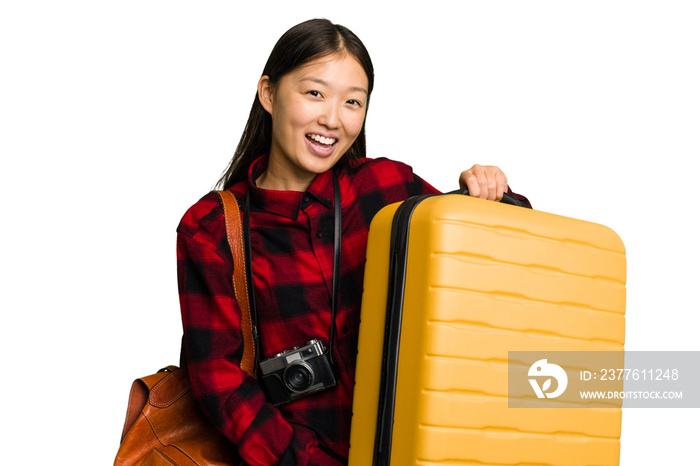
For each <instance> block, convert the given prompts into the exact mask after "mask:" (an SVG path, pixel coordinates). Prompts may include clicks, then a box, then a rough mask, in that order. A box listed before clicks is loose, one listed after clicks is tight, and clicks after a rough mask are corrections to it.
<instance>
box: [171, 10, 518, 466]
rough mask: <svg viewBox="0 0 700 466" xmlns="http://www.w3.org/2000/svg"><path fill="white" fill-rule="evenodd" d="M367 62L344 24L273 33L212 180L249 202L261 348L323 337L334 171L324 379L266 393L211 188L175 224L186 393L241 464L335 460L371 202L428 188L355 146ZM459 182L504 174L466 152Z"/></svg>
mask: <svg viewBox="0 0 700 466" xmlns="http://www.w3.org/2000/svg"><path fill="white" fill-rule="evenodd" d="M373 78H374V73H373V68H372V62H371V60H370V57H369V54H368V53H367V51H366V49H365V47H364V45H363V44H362V42H361V41H360V40H359V39H358V38H357V37H356V36H355V35H354V34H353V33H352V32H350V31H349V30H348V29H346V28H344V27H342V26H339V25H334V24H332V23H330V22H329V21H327V20H311V21H307V22H304V23H301V24H299V25H297V26H295V27H293V28H292V29H290V30H289V31H287V32H286V33H285V34H284V35H283V36H282V37H281V38H280V40H279V41H278V43H277V44H276V45H275V47H274V49H273V51H272V53H271V55H270V58H269V59H268V62H267V64H266V65H265V69H264V71H263V76H262V77H261V78H260V81H259V82H258V92H257V95H256V98H255V100H254V103H253V107H252V110H251V113H250V117H249V120H248V123H247V125H246V128H245V131H244V133H243V136H242V138H241V142H240V144H239V146H238V148H237V150H236V153H235V155H234V157H233V159H232V161H231V164H230V166H229V169H228V170H227V172H226V173H225V174H224V176H223V177H222V179H221V180H220V183H221V185H222V186H223V188H224V189H228V190H230V191H232V192H233V193H234V194H235V196H236V198H237V199H238V200H239V203H240V204H241V205H243V203H244V201H245V199H246V196H249V202H250V232H251V233H250V235H251V248H252V271H253V276H254V280H253V282H254V292H255V300H256V303H257V310H258V311H257V312H258V330H259V336H260V345H261V346H260V352H261V359H266V358H270V357H272V356H274V355H275V354H277V353H279V352H281V351H284V350H287V349H289V348H292V347H294V346H297V345H303V344H304V343H305V342H308V341H309V340H312V339H318V340H319V341H323V342H328V340H329V333H330V328H331V325H332V323H331V300H332V296H331V295H332V280H333V266H334V262H333V261H334V254H333V253H334V247H333V235H334V230H333V229H334V202H335V201H334V195H335V189H334V177H337V182H338V185H339V192H340V198H341V202H340V204H341V207H342V208H341V210H342V247H341V251H342V256H341V262H340V274H339V284H340V292H339V304H338V312H337V316H336V318H335V321H334V322H333V325H334V326H335V332H336V333H335V335H336V341H335V346H334V348H333V354H332V357H333V360H334V362H335V369H336V377H337V386H334V387H330V388H328V389H325V390H323V391H320V392H318V393H314V394H312V395H309V396H306V397H303V398H299V399H297V400H295V401H293V402H291V403H288V404H284V405H282V406H279V407H274V406H273V405H272V404H271V403H270V402H269V401H268V400H267V399H266V396H265V392H264V391H263V389H262V388H261V385H260V383H259V381H257V380H256V379H254V378H252V377H250V376H248V375H247V374H246V373H245V372H243V371H242V370H241V369H240V367H239V364H240V361H241V356H242V334H241V329H240V319H241V311H240V308H239V306H238V303H237V301H236V299H235V296H234V293H233V289H232V285H231V276H232V267H233V265H232V258H231V254H230V251H229V249H228V245H227V243H226V233H225V227H224V222H223V212H222V208H221V205H220V201H219V197H218V195H217V194H216V193H209V194H208V195H206V196H205V197H203V198H202V199H201V200H200V201H199V202H197V203H196V204H195V205H194V206H193V207H192V208H190V209H189V210H188V212H187V213H186V214H185V216H184V217H183V219H182V222H181V224H180V226H179V227H178V280H179V288H180V301H181V307H182V319H183V327H184V334H185V337H184V348H183V350H184V351H183V353H184V354H185V361H183V364H187V366H188V368H189V373H190V378H191V381H192V388H193V393H194V395H195V397H196V398H197V399H198V400H199V401H200V402H201V404H202V406H203V409H204V411H205V412H206V413H207V415H208V416H209V417H210V418H211V419H212V421H213V422H214V424H215V425H216V426H217V427H218V428H219V430H221V431H222V432H223V433H224V435H226V436H227V437H228V438H229V439H230V440H231V441H232V442H234V443H235V444H237V445H238V447H239V452H240V455H241V457H242V458H243V459H244V460H245V461H246V462H247V463H249V464H278V463H279V464H290V465H291V464H299V465H301V464H323V465H327V464H343V463H345V462H346V461H347V455H348V449H349V445H348V440H349V434H350V419H351V408H352V393H353V383H354V371H355V355H356V351H357V334H358V327H359V314H360V297H361V293H362V280H363V274H364V263H365V249H366V244H367V233H368V229H369V224H370V221H371V220H372V217H373V216H374V215H375V214H376V213H377V212H378V211H379V210H380V209H381V208H382V207H384V206H386V205H388V204H390V203H393V202H398V201H402V200H405V199H407V198H408V197H410V196H413V195H418V194H428V193H437V192H438V191H437V190H436V189H435V188H433V187H432V186H430V185H429V184H428V183H426V182H425V181H423V180H422V179H420V178H419V177H418V176H416V175H414V174H413V173H412V171H411V169H410V167H408V166H407V165H404V164H402V163H398V162H393V161H390V160H387V159H375V160H372V159H367V158H365V136H364V122H365V117H366V114H367V107H368V105H369V100H370V95H371V93H372V87H373ZM460 185H461V186H462V187H465V186H468V187H469V189H470V192H471V194H472V195H475V196H479V197H482V198H485V199H491V200H499V199H500V198H501V196H502V195H503V192H504V191H506V190H507V189H508V188H507V185H506V178H505V175H504V174H503V173H502V172H501V171H500V170H499V169H498V168H496V167H481V166H478V165H475V166H474V167H472V168H471V169H469V170H467V171H465V172H463V173H462V174H461V175H460Z"/></svg>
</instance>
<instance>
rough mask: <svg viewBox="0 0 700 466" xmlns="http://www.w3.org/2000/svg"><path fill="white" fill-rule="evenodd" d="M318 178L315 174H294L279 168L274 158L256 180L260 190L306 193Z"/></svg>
mask: <svg viewBox="0 0 700 466" xmlns="http://www.w3.org/2000/svg"><path fill="white" fill-rule="evenodd" d="M293 175H296V176H293ZM315 177H316V174H315V173H303V174H302V173H293V171H292V170H285V169H284V167H280V166H278V165H277V164H276V163H275V162H274V160H273V158H272V157H270V159H269V160H268V164H267V168H266V169H265V171H264V172H263V173H262V174H261V175H260V176H259V177H258V178H257V179H256V180H255V185H256V186H257V187H258V188H262V189H269V190H272V191H298V192H302V193H303V192H304V191H306V190H307V189H308V188H309V186H310V185H311V182H312V181H313V180H314V178H315Z"/></svg>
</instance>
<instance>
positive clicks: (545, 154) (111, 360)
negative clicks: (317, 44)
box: [0, 0, 700, 466]
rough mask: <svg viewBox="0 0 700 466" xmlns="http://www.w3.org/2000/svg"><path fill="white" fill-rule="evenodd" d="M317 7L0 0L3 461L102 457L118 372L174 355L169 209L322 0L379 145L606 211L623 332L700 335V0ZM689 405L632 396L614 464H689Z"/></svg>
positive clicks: (130, 372) (634, 346)
mask: <svg viewBox="0 0 700 466" xmlns="http://www.w3.org/2000/svg"><path fill="white" fill-rule="evenodd" d="M329 4H330V2H311V1H298V2H273V1H267V2H260V3H257V4H253V3H252V2H248V3H245V4H243V5H241V4H239V2H233V1H228V2H224V1H203V2H183V1H173V0H169V1H151V0H140V1H124V0H122V1H119V2H116V1H115V2H105V1H82V2H81V1H75V0H70V1H63V2H50V1H22V2H20V1H16V2H9V1H7V2H3V3H2V6H1V7H0V68H1V69H2V71H1V72H0V99H1V100H0V144H1V146H0V153H1V154H2V165H1V166H2V169H1V170H0V189H2V197H1V199H2V213H1V215H2V216H1V217H0V218H2V224H1V230H0V232H1V233H0V234H1V235H2V241H1V242H0V247H1V248H2V250H1V256H0V257H1V259H0V260H1V261H2V267H1V268H0V273H1V274H2V280H1V281H0V283H1V284H2V294H1V296H2V301H1V303H2V304H1V306H2V315H3V324H2V338H1V339H0V345H2V348H1V351H2V357H3V364H2V372H1V373H2V403H3V414H2V417H1V419H2V425H3V427H4V429H3V430H4V432H5V433H4V434H3V441H2V443H3V457H4V458H5V460H7V461H8V464H47V463H56V462H57V463H59V464H85V465H93V464H111V462H112V461H113V458H114V454H115V453H116V449H117V446H118V443H119V437H120V434H121V428H122V423H123V419H124V413H125V409H126V402H127V393H128V390H129V387H130V385H131V380H132V379H133V378H135V377H137V376H141V375H146V374H148V373H151V372H153V371H154V370H156V369H158V368H159V367H161V366H162V365H165V364H170V363H177V358H178V351H179V339H180V334H181V327H180V320H179V319H180V317H179V306H178V301H177V285H176V274H175V227H176V226H177V224H178V221H179V219H180V217H181V215H182V214H183V213H184V211H185V210H186V209H187V207H189V206H190V205H191V204H192V203H194V202H195V201H196V200H197V199H199V198H200V197H201V196H202V195H204V194H205V193H206V192H207V191H209V189H210V188H211V187H212V186H213V184H214V183H215V181H216V180H217V179H218V176H219V175H220V173H221V171H222V170H223V169H224V168H225V166H226V164H227V162H228V160H229V158H230V156H231V154H232V153H233V151H234V148H235V145H236V143H237V141H238V138H239V137H240V133H241V131H242V129H243V125H244V123H245V120H246V118H247V115H248V111H249V109H250V105H251V103H252V99H253V97H254V94H255V85H256V82H257V79H258V77H259V75H260V72H261V71H262V68H263V65H264V62H265V60H266V59H267V56H268V54H269V52H270V50H271V49H272V46H273V45H274V43H275V42H276V40H277V38H278V37H279V36H280V35H281V34H282V33H283V32H284V31H285V30H286V29H287V28H289V27H291V26H292V25H294V24H296V23H298V22H300V21H302V20H305V19H309V18H312V17H327V18H329V19H331V20H332V21H334V22H337V23H340V24H343V25H346V26H348V27H350V29H352V30H353V31H354V32H355V33H356V34H358V35H359V36H360V38H362V39H363V41H364V42H365V45H366V46H367V48H368V49H369V51H370V53H371V55H372V58H373V60H374V63H375V68H376V88H375V93H374V95H373V97H372V102H371V108H370V111H369V117H368V122H367V125H368V129H367V133H368V147H369V154H370V156H374V157H378V156H387V157H390V158H394V159H399V160H402V161H405V162H407V163H409V164H411V165H412V166H413V167H414V169H415V171H416V172H417V173H418V174H420V175H421V176H422V177H423V178H425V179H426V180H428V181H429V182H431V183H432V184H434V185H435V186H436V187H438V188H440V189H443V190H451V189H454V188H456V178H457V174H458V173H459V172H460V171H461V170H464V169H466V168H468V167H469V166H471V165H472V164H473V163H484V164H495V165H499V166H501V167H502V168H503V169H504V171H505V172H506V173H507V175H508V177H509V181H510V184H511V186H512V187H513V188H514V189H515V190H516V191H517V192H521V193H524V194H526V195H527V196H528V197H529V198H530V200H531V201H532V203H533V205H534V206H535V207H536V208H537V209H539V210H543V211H547V212H552V213H557V214H561V215H566V216H570V217H575V218H580V219H584V220H589V221H594V222H596V223H602V224H605V225H607V226H609V227H611V228H613V229H614V230H615V231H616V232H617V233H618V234H619V235H620V236H621V237H622V239H623V240H624V242H625V244H626V247H627V254H628V288H627V290H628V302H627V343H626V348H627V349H628V350H700V344H699V343H698V323H699V319H698V311H699V310H700V309H699V306H698V295H697V288H698V278H699V276H700V274H699V273H698V272H697V269H696V266H697V264H698V261H699V260H700V246H698V244H699V242H698V240H697V231H694V230H696V226H697V219H698V211H699V209H698V199H697V196H696V189H695V184H696V182H697V177H698V174H699V172H700V162H698V156H699V155H700V137H699V136H700V135H699V130H700V86H699V85H698V83H700V27H699V26H698V25H699V24H700V8H699V7H698V4H697V3H696V2H692V1H687V2H682V1H673V0H666V1H615V0H608V1H585V2H584V1H580V2H567V1H474V2H442V1H436V0H433V1H431V2H421V3H417V4H416V5H418V6H412V5H411V2H401V3H396V4H394V5H390V4H385V3H380V2H377V1H371V2H362V1H354V2H342V3H339V4H338V5H339V6H329ZM699 414H700V411H699V410H698V409H676V410H673V409H665V410H664V409H655V410H652V409H625V410H624V411H623V429H622V453H621V464H622V465H624V466H636V465H652V464H691V463H692V464H697V461H698V454H697V425H698V421H699V420H700V416H699ZM7 428H9V430H8V429H7ZM8 455H9V458H10V460H8ZM19 458H25V459H24V460H20V459H19ZM26 458H31V459H28V460H27V459H26ZM55 458H60V459H59V460H57V461H54V460H53V459H55ZM5 460H3V461H5Z"/></svg>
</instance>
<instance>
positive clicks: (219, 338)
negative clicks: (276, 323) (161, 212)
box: [177, 213, 340, 465]
mask: <svg viewBox="0 0 700 466" xmlns="http://www.w3.org/2000/svg"><path fill="white" fill-rule="evenodd" d="M210 217H211V215H210ZM216 217H219V216H216ZM220 217H221V218H220V223H221V226H222V229H223V230H222V231H223V237H222V238H219V237H218V236H220V235H219V234H216V233H217V232H218V233H221V231H219V229H218V228H217V229H216V230H217V231H215V232H212V231H206V230H207V228H206V226H205V227H204V228H203V227H202V226H201V225H200V226H199V227H195V225H189V226H188V225H186V223H187V214H186V217H185V218H183V222H182V223H181V226H180V227H179V228H178V238H177V267H178V289H179V295H180V307H181V313H182V322H183V329H184V339H183V344H184V348H183V349H184V361H185V363H186V364H187V367H188V370H189V374H190V380H191V384H192V392H193V395H194V397H195V399H197V400H198V401H199V403H200V405H201V406H202V408H203V410H204V412H205V414H206V415H207V416H208V417H209V418H210V420H211V421H212V422H213V424H214V425H215V426H216V427H217V428H218V429H219V431H221V432H222V433H223V434H224V435H225V436H226V437H227V438H228V439H229V440H231V441H232V442H233V443H235V444H236V445H238V448H239V454H240V456H241V457H242V458H243V459H244V460H245V461H246V463H247V464H250V465H271V464H284V465H287V464H288V465H306V464H340V463H339V462H338V461H337V460H335V459H333V458H332V457H330V456H328V455H327V454H326V453H325V452H324V451H323V449H322V446H320V445H319V440H318V438H317V437H316V436H315V435H314V434H313V433H312V432H309V431H308V429H305V428H303V427H301V426H296V427H295V426H293V425H291V424H290V423H289V422H287V420H286V419H285V418H284V417H283V416H282V414H281V413H280V411H279V410H278V409H276V408H275V407H274V406H272V405H271V404H269V403H267V402H266V399H265V395H264V393H263V391H262V390H261V388H260V385H259V384H258V382H257V380H255V379H254V378H253V377H251V376H249V375H248V374H246V373H245V372H244V371H243V370H242V369H241V368H240V362H241V359H242V356H243V344H242V341H243V338H242V331H241V325H240V323H241V309H240V307H239V305H238V302H237V301H236V299H235V295H234V291H233V284H232V281H231V280H232V272H233V260H232V258H231V254H230V251H229V252H228V254H225V252H226V251H227V249H226V248H228V244H227V243H226V237H225V227H223V214H222V213H221V215H220ZM202 223H205V222H202ZM213 223H218V222H213Z"/></svg>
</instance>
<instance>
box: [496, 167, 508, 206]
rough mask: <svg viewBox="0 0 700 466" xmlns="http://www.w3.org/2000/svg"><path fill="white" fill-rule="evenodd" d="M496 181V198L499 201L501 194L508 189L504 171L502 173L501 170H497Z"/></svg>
mask: <svg viewBox="0 0 700 466" xmlns="http://www.w3.org/2000/svg"><path fill="white" fill-rule="evenodd" d="M496 183H497V188H496V191H497V195H496V200H497V201H500V200H501V199H503V194H504V193H506V192H507V191H508V178H506V175H505V173H503V172H502V171H501V170H499V171H498V176H497V177H496Z"/></svg>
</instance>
